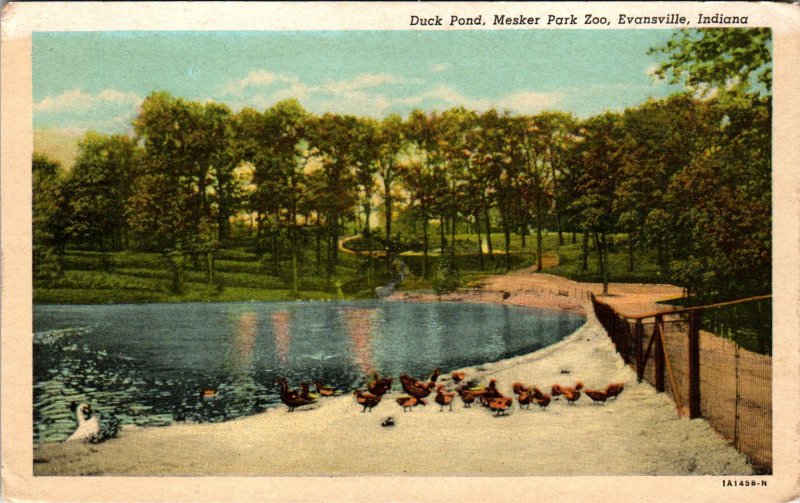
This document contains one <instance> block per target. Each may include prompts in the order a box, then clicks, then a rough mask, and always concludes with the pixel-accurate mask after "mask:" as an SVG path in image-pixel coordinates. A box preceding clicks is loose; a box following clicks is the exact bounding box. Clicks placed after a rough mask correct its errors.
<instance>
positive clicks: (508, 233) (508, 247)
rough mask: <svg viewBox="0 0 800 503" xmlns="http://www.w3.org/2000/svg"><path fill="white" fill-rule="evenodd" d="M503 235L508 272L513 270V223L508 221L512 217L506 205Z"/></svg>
mask: <svg viewBox="0 0 800 503" xmlns="http://www.w3.org/2000/svg"><path fill="white" fill-rule="evenodd" d="M503 210H504V211H503V234H504V235H505V244H506V271H510V270H511V222H509V221H508V219H509V217H510V215H509V214H508V213H509V211H508V204H507V203H506V204H505V205H504V208H503Z"/></svg>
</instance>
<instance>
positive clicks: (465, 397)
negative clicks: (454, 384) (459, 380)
mask: <svg viewBox="0 0 800 503" xmlns="http://www.w3.org/2000/svg"><path fill="white" fill-rule="evenodd" d="M456 392H457V393H458V396H460V397H461V401H462V402H464V407H467V408H470V407H472V404H473V403H475V395H474V394H473V393H472V392H471V391H470V390H468V389H466V388H465V387H464V386H459V387H458V388H456Z"/></svg>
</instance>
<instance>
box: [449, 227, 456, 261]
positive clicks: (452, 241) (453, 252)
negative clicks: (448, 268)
mask: <svg viewBox="0 0 800 503" xmlns="http://www.w3.org/2000/svg"><path fill="white" fill-rule="evenodd" d="M450 258H451V259H452V265H453V267H454V268H455V266H456V215H455V213H453V215H452V216H451V217H450Z"/></svg>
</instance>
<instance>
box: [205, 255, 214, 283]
mask: <svg viewBox="0 0 800 503" xmlns="http://www.w3.org/2000/svg"><path fill="white" fill-rule="evenodd" d="M206 265H207V267H208V284H209V285H213V284H214V252H213V251H211V250H208V251H206Z"/></svg>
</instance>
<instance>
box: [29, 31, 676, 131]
mask: <svg viewBox="0 0 800 503" xmlns="http://www.w3.org/2000/svg"><path fill="white" fill-rule="evenodd" d="M671 34H672V31H671V30H502V31H484V30H474V31H469V30H467V31H324V32H323V31H288V32H287V31H281V32H60V33H50V32H46V33H34V35H33V58H32V64H33V101H34V103H33V125H34V129H36V130H58V131H65V132H71V133H72V134H76V133H80V132H82V131H85V130H88V129H92V130H95V131H99V132H103V133H124V132H128V131H129V130H130V123H131V120H132V119H133V118H134V117H135V116H136V114H137V110H138V106H139V104H140V103H141V101H142V100H143V99H144V98H145V97H146V96H147V95H148V94H150V93H151V92H154V91H159V90H165V91H168V92H170V93H172V94H173V95H175V96H180V97H183V98H187V99H191V100H198V101H206V100H214V101H218V102H222V103H226V104H228V105H229V106H230V107H231V108H232V109H233V110H239V109H241V108H242V107H245V106H249V107H254V108H257V109H260V110H263V109H265V108H267V107H269V106H271V105H272V104H273V103H275V102H277V101H279V100H281V99H285V98H297V99H298V100H299V101H300V103H301V104H302V105H303V106H304V107H305V108H306V109H308V110H310V111H312V112H314V113H324V112H336V113H349V114H355V115H362V116H372V117H383V116H386V115H388V114H390V113H399V114H401V115H403V116H405V115H407V114H408V112H410V111H411V110H412V109H414V108H420V109H423V110H444V109H447V108H450V107H454V106H464V107H466V108H470V109H473V110H476V111H482V110H486V109H489V108H492V107H494V108H497V109H505V110H508V111H510V112H512V113H520V114H534V113H538V112H541V111H543V110H559V111H564V112H571V113H574V114H575V115H577V116H578V117H589V116H592V115H595V114H598V113H602V112H604V111H606V110H624V109H625V108H627V107H631V106H635V105H638V104H640V103H642V102H644V101H645V100H647V98H649V97H654V98H659V97H663V96H666V95H668V94H670V93H671V92H674V91H675V90H677V89H678V88H677V87H676V86H670V85H668V84H666V83H664V82H660V81H658V80H656V79H654V77H652V76H651V75H650V73H651V72H652V70H653V68H654V67H655V66H656V64H657V63H658V62H659V56H658V55H652V56H651V55H648V54H647V51H648V49H649V48H650V47H653V46H656V45H661V44H663V43H664V42H665V41H666V40H667V39H669V37H670V35H671Z"/></svg>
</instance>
